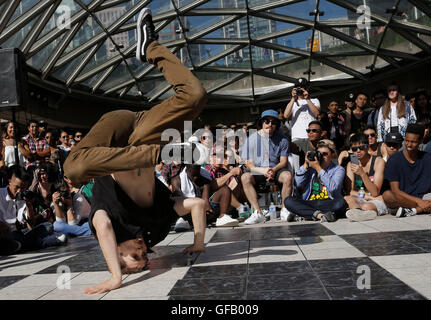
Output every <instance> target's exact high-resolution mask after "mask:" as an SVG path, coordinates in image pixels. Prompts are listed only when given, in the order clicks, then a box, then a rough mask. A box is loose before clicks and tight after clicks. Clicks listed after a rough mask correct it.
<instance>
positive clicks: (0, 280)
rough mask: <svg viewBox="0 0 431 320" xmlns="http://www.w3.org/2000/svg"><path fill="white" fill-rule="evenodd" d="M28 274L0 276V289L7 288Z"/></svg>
mask: <svg viewBox="0 0 431 320" xmlns="http://www.w3.org/2000/svg"><path fill="white" fill-rule="evenodd" d="M27 277H28V276H5V277H0V289H3V288H6V287H8V286H10V285H11V284H14V283H15V282H18V281H20V280H22V279H24V278H27Z"/></svg>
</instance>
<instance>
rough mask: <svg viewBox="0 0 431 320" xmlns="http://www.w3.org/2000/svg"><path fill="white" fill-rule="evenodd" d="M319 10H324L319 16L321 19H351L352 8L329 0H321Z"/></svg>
mask: <svg viewBox="0 0 431 320" xmlns="http://www.w3.org/2000/svg"><path fill="white" fill-rule="evenodd" d="M319 11H323V12H324V14H323V15H322V16H319V21H348V20H349V19H350V15H349V12H350V10H347V9H346V8H343V7H340V6H338V5H336V4H334V3H332V2H329V1H328V0H320V5H319Z"/></svg>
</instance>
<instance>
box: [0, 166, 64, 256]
mask: <svg viewBox="0 0 431 320" xmlns="http://www.w3.org/2000/svg"><path fill="white" fill-rule="evenodd" d="M9 171H10V176H9V177H10V178H9V185H8V186H7V187H6V188H1V189H0V234H1V236H0V237H1V238H3V239H7V241H8V242H9V244H15V245H16V247H15V250H13V251H14V252H17V251H18V250H21V251H29V250H38V249H42V248H46V247H50V246H58V245H62V244H64V243H65V242H66V240H67V238H66V236H65V235H64V234H62V233H55V232H53V229H52V224H50V223H43V224H39V225H34V222H33V221H34V216H35V214H34V210H33V204H32V200H31V199H29V197H28V193H26V192H25V191H26V190H27V185H28V183H29V182H30V180H31V175H30V174H29V173H28V172H27V171H26V170H25V169H24V168H22V167H19V166H12V167H11V168H10V170H9ZM17 243H19V244H17Z"/></svg>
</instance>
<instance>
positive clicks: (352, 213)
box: [346, 209, 377, 222]
mask: <svg viewBox="0 0 431 320" xmlns="http://www.w3.org/2000/svg"><path fill="white" fill-rule="evenodd" d="M346 217H347V219H349V220H350V221H353V222H355V221H357V222H359V221H368V220H374V219H376V217H377V213H376V212H375V211H374V210H361V209H350V210H348V211H347V212H346Z"/></svg>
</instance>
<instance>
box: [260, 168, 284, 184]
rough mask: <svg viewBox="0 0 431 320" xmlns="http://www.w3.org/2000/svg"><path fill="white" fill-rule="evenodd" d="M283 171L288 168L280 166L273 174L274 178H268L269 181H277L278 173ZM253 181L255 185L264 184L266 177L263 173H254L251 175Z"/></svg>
mask: <svg viewBox="0 0 431 320" xmlns="http://www.w3.org/2000/svg"><path fill="white" fill-rule="evenodd" d="M284 171H289V169H287V168H282V169H280V170H278V171H277V173H276V174H275V178H274V180H270V181H269V182H274V183H278V178H280V175H281V173H282V172H284ZM253 178H254V181H255V182H256V184H255V185H256V186H264V185H265V184H266V182H267V181H266V177H265V176H264V175H263V174H256V175H253Z"/></svg>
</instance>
